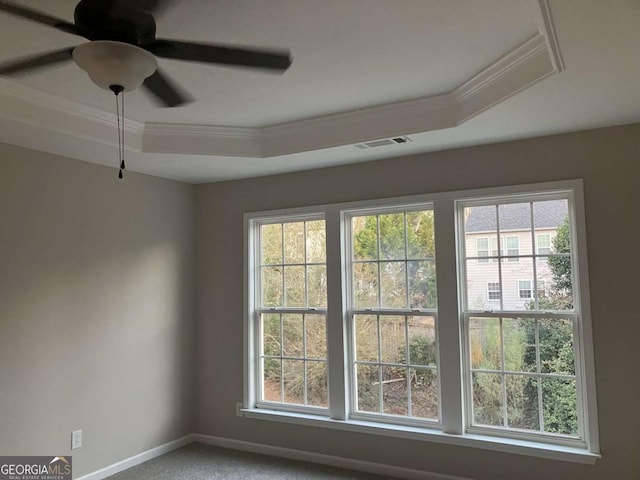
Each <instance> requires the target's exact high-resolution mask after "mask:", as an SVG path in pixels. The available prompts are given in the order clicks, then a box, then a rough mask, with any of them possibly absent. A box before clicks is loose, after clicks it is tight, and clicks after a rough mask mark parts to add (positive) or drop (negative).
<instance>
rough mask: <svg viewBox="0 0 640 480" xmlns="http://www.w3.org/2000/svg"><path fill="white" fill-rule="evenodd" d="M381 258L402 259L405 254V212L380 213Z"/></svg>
mask: <svg viewBox="0 0 640 480" xmlns="http://www.w3.org/2000/svg"><path fill="white" fill-rule="evenodd" d="M378 222H379V224H380V259H381V260H402V259H404V258H406V254H405V232H404V213H392V214H389V215H380V216H379V217H378Z"/></svg>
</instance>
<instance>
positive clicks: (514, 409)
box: [506, 375, 540, 430]
mask: <svg viewBox="0 0 640 480" xmlns="http://www.w3.org/2000/svg"><path fill="white" fill-rule="evenodd" d="M506 382H507V384H506V387H507V421H508V423H509V427H510V428H522V429H525V430H540V416H539V415H538V380H537V379H536V378H533V377H526V376H523V375H507V376H506Z"/></svg>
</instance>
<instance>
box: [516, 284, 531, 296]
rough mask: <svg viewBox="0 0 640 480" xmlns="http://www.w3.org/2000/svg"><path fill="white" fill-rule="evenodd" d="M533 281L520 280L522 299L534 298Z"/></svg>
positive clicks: (519, 288) (519, 286)
mask: <svg viewBox="0 0 640 480" xmlns="http://www.w3.org/2000/svg"><path fill="white" fill-rule="evenodd" d="M532 283H533V282H531V280H518V290H519V292H520V298H522V299H529V298H533V290H532V288H533V287H532V286H531V284H532Z"/></svg>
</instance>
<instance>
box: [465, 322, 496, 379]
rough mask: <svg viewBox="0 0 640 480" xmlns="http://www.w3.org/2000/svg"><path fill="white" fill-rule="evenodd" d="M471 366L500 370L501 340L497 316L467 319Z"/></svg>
mask: <svg viewBox="0 0 640 480" xmlns="http://www.w3.org/2000/svg"><path fill="white" fill-rule="evenodd" d="M469 341H470V342H471V368H475V369H483V370H501V369H502V356H501V349H502V346H501V342H500V319H499V318H471V319H469Z"/></svg>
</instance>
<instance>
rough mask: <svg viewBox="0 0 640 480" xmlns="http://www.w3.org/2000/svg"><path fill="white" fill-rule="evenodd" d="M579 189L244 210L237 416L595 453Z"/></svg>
mask: <svg viewBox="0 0 640 480" xmlns="http://www.w3.org/2000/svg"><path fill="white" fill-rule="evenodd" d="M581 198H582V197H581V186H580V184H579V183H578V182H575V181H570V182H558V183H555V184H547V185H542V186H540V185H538V186H536V185H530V186H523V187H518V188H516V187H509V188H503V189H491V190H481V191H470V192H462V193H461V192H457V193H455V194H454V193H451V194H448V193H443V194H436V195H430V196H429V195H425V196H419V197H410V198H400V199H391V200H389V199H385V200H379V201H370V202H356V203H351V204H340V205H329V206H320V207H315V208H303V209H292V210H287V211H279V212H265V213H255V214H247V215H246V222H247V223H246V225H247V232H248V239H247V241H248V249H247V276H246V295H247V317H246V324H245V325H246V342H247V349H246V351H247V357H246V358H247V363H246V375H245V379H246V384H245V400H244V405H245V410H244V412H245V415H247V416H250V417H253V418H268V419H272V420H284V421H291V422H297V423H305V424H310V425H322V426H325V427H330V428H331V427H335V428H341V429H347V430H348V429H353V430H354V431H361V432H363V431H364V432H366V431H369V429H371V432H375V433H377V434H383V435H390V436H400V437H403V436H410V438H420V439H424V440H427V441H435V442H438V441H443V440H442V438H443V437H442V436H438V435H434V433H435V432H438V431H444V432H446V433H448V434H449V435H448V436H447V437H446V438H447V440H446V441H447V442H450V443H451V442H453V443H456V441H457V440H456V438H459V439H460V444H464V445H476V446H480V445H481V444H482V446H483V448H495V449H498V450H500V449H502V447H501V445H503V444H504V445H508V447H506V446H505V447H504V451H512V452H513V451H519V452H520V453H525V454H536V453H535V452H538V451H540V452H544V453H540V455H542V456H549V455H550V454H549V452H550V451H553V452H554V453H553V454H551V455H552V456H555V457H554V458H562V459H571V460H575V461H583V459H582V458H581V457H585V456H586V457H588V458H589V459H590V460H589V461H591V460H593V461H595V458H596V456H597V451H598V439H597V419H596V410H595V402H594V394H593V392H594V378H595V376H594V372H593V356H592V355H593V353H592V347H591V345H590V344H589V343H588V342H587V339H589V338H590V333H589V332H590V318H589V311H588V307H589V302H588V291H587V290H586V288H585V286H586V285H587V280H586V260H585V257H584V248H585V247H584V224H583V220H582V218H583V216H582V210H581V209H582V203H581V202H582V200H581ZM541 230H542V231H541ZM505 232H507V233H505ZM544 238H546V240H544ZM553 238H555V240H553V247H554V248H553V250H552V249H551V240H552V239H553ZM498 239H500V240H499V241H498ZM545 242H546V243H545ZM545 245H546V246H545ZM545 249H548V250H545ZM484 257H488V258H484ZM514 260H516V261H517V263H515V262H514ZM318 422H320V423H318ZM487 440H490V442H491V443H490V444H483V442H485V441H487ZM515 441H517V442H515ZM522 442H524V443H522ZM539 445H544V447H538V446H539ZM554 445H558V446H560V447H557V448H556V447H554ZM590 452H593V454H592V453H590ZM578 458H581V459H580V460H577V459H578Z"/></svg>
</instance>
